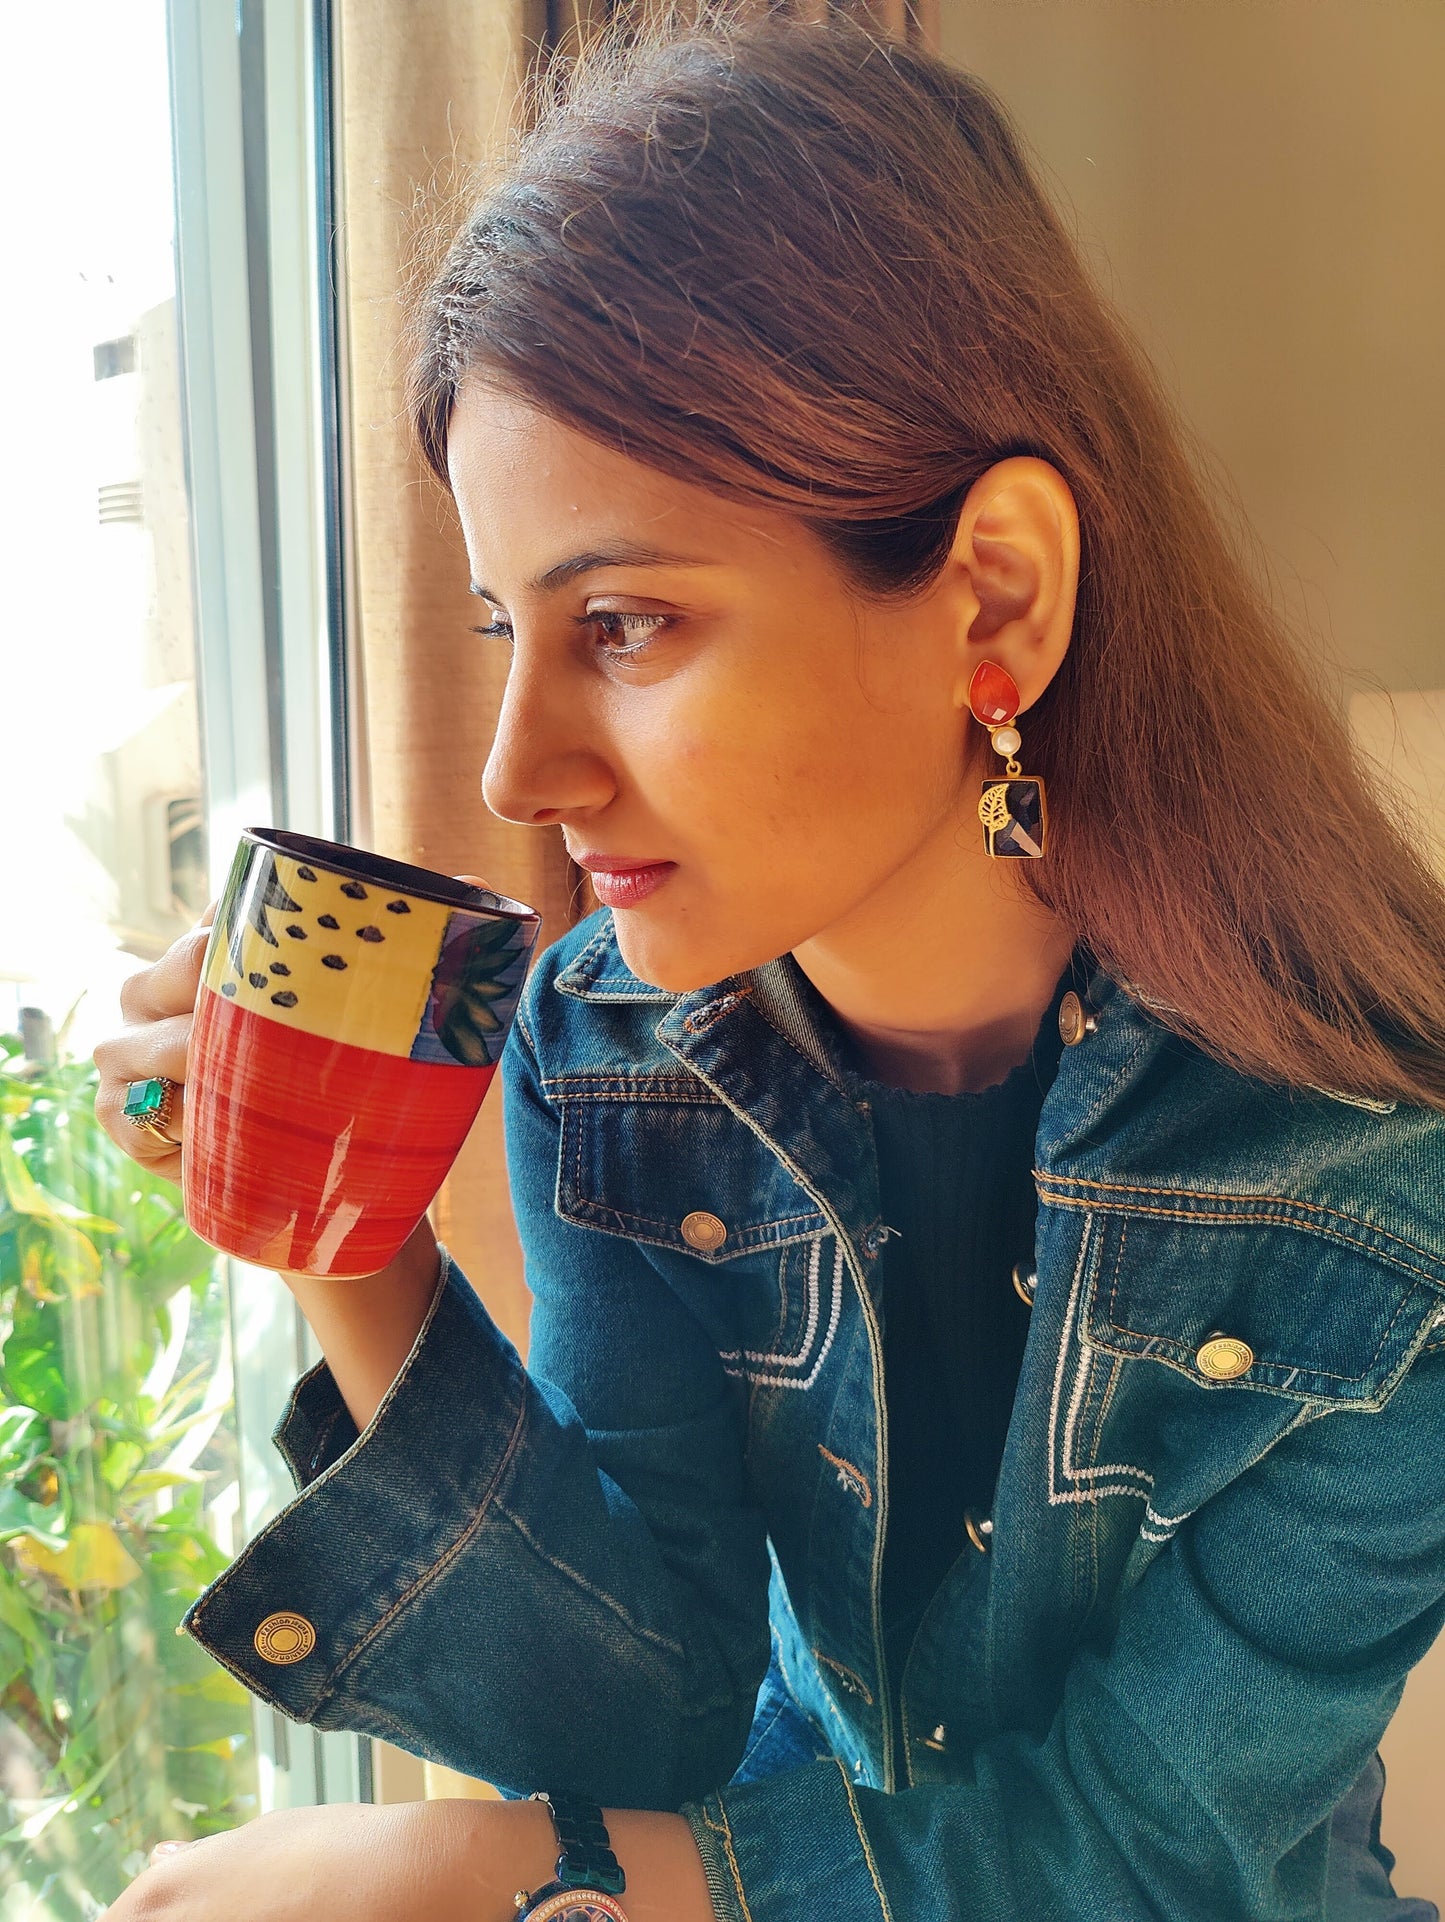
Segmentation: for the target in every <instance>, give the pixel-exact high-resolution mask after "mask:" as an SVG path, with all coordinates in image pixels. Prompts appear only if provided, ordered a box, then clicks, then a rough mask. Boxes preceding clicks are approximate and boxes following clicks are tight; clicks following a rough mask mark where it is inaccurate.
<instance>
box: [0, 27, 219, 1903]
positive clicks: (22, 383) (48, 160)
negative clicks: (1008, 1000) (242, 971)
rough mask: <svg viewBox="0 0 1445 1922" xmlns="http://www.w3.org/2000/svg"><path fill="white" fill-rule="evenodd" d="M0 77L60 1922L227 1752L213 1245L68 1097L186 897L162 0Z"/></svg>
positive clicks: (19, 1294) (11, 994) (1, 1160)
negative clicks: (199, 1629) (42, 80)
mask: <svg viewBox="0 0 1445 1922" xmlns="http://www.w3.org/2000/svg"><path fill="white" fill-rule="evenodd" d="M61 59H63V64H64V72H65V87H64V95H65V98H64V103H63V108H64V110H63V113H61V115H60V117H59V119H57V106H56V99H55V94H54V90H53V89H52V88H48V87H46V86H44V85H41V84H39V83H38V80H37V77H38V76H42V75H44V74H46V73H51V74H53V73H55V72H56V71H57V70H58V69H57V65H56V63H57V60H61ZM6 73H7V83H8V84H7V85H6V88H5V96H6V97H5V101H4V112H3V113H0V178H3V180H4V181H5V183H6V192H5V216H6V223H7V232H8V235H9V246H10V249H11V252H10V258H11V260H12V262H15V263H17V264H18V263H22V262H23V271H22V272H21V273H19V274H18V275H17V278H16V281H15V283H14V286H13V289H12V297H11V298H10V299H9V300H7V301H6V302H5V303H4V304H3V306H0V342H3V349H4V352H3V362H0V364H3V365H4V366H5V368H6V369H7V377H6V382H5V389H6V391H5V404H6V416H7V421H8V423H9V425H10V432H9V434H8V435H7V446H8V452H9V458H8V460H7V461H6V463H5V466H4V470H3V480H0V487H3V489H4V499H3V512H0V527H3V529H4V541H5V546H6V550H7V552H6V555H5V564H4V575H3V584H0V597H3V599H0V610H3V611H0V624H3V633H4V636H5V638H4V641H3V644H0V645H3V673H4V680H3V690H4V692H3V705H0V717H3V728H4V749H3V754H4V768H5V776H6V778H5V789H4V792H5V797H6V798H5V802H4V814H3V830H0V832H3V843H4V858H3V869H0V871H3V877H4V886H3V888H0V1918H3V1922H21V1918H24V1922H50V1919H51V1918H55V1922H60V1919H61V1918H64V1919H65V1922H71V1918H91V1917H94V1916H95V1915H97V1914H98V1913H99V1912H100V1909H101V1907H102V1906H103V1905H104V1904H105V1903H106V1902H108V1901H110V1900H112V1899H114V1897H115V1896H117V1895H118V1894H119V1892H120V1891H121V1889H122V1888H123V1887H124V1885H125V1883H126V1881H127V1879H128V1877H129V1876H130V1875H131V1874H134V1873H135V1871H136V1870H137V1869H138V1868H139V1867H140V1866H141V1865H142V1864H143V1862H144V1858H145V1854H146V1852H147V1851H148V1849H149V1848H150V1847H151V1845H152V1844H153V1843H155V1842H156V1841H157V1840H159V1839H161V1838H162V1837H163V1836H178V1837H191V1836H196V1835H201V1834H206V1833H209V1832H210V1831H212V1830H214V1829H218V1828H226V1827H231V1826H233V1825H234V1824H235V1823H236V1822H238V1821H241V1820H244V1819H246V1817H247V1816H248V1815H250V1814H251V1813H253V1812H254V1810H255V1807H256V1767H255V1757H254V1753H253V1744H252V1736H251V1727H252V1721H251V1712H250V1705H249V1698H248V1697H247V1696H246V1695H245V1693H244V1692H243V1691H242V1690H241V1688H240V1687H239V1685H238V1684H236V1683H234V1682H233V1681H232V1680H231V1679H230V1678H229V1677H228V1676H226V1675H225V1674H223V1673H222V1672H221V1671H220V1670H219V1669H217V1668H216V1667H215V1665H214V1664H213V1663H212V1662H211V1661H210V1660H209V1659H208V1658H207V1657H206V1656H205V1655H204V1654H203V1653H202V1652H201V1651H200V1650H199V1649H198V1648H196V1646H195V1645H194V1644H193V1643H192V1642H190V1641H189V1640H188V1639H186V1638H178V1637H177V1636H176V1634H175V1633H174V1629H175V1625H176V1623H177V1621H178V1620H179V1618H180V1616H181V1614H182V1612H183V1611H184V1609H185V1608H186V1606H187V1605H188V1604H189V1602H190V1601H191V1600H192V1599H193V1598H194V1597H195V1596H196V1595H197V1594H198V1593H199V1591H200V1589H201V1588H202V1587H203V1586H204V1585H205V1583H206V1582H207V1581H208V1580H209V1579H211V1578H212V1576H213V1575H214V1574H215V1573H217V1572H218V1571H219V1569H220V1568H221V1567H222V1566H223V1565H224V1564H225V1562H226V1561H227V1560H228V1559H229V1557H230V1555H231V1554H232V1552H233V1551H234V1549H235V1548H236V1547H237V1546H239V1530H238V1528H237V1518H238V1514H239V1509H240V1501H241V1493H240V1486H239V1477H238V1466H237V1462H238V1457H237V1448H236V1441H235V1433H234V1425H233V1421H232V1416H231V1401H232V1393H231V1359H230V1343H229V1338H228V1320H229V1306H228V1299H227V1293H226V1274H225V1264H224V1263H221V1262H219V1261H217V1260H216V1259H215V1258H214V1257H213V1256H212V1254H211V1251H210V1250H209V1249H208V1248H206V1247H205V1246H204V1245H203V1244H202V1243H200V1242H199V1241H197V1240H196V1238H195V1237H194V1236H193V1235H192V1234H191V1233H190V1231H189V1230H188V1229H187V1228H186V1226H185V1223H184V1220H183V1219H182V1216H181V1210H180V1194H179V1191H178V1190H177V1189H176V1188H175V1187H174V1186H172V1185H171V1184H169V1183H166V1182H161V1181H156V1180H153V1179H149V1178H146V1177H144V1176H142V1175H141V1174H140V1172H139V1170H138V1168H137V1166H136V1164H135V1163H133V1162H132V1161H131V1160H130V1159H129V1158H128V1157H127V1156H125V1155H123V1154H122V1153H121V1152H120V1151H119V1150H118V1149H117V1148H116V1147H115V1146H114V1144H113V1143H112V1142H111V1141H110V1140H109V1138H108V1137H107V1136H106V1135H105V1134H104V1133H103V1132H102V1131H101V1130H100V1129H99V1127H98V1126H97V1124H96V1122H95V1119H94V1115H93V1112H92V1102H93V1099H94V1084H95V1070H94V1068H93V1066H92V1064H91V1061H90V1051H91V1049H92V1048H93V1046H94V1044H95V1042H96V1041H97V1040H98V1039H99V1038H100V1037H101V1036H102V1035H104V1034H108V1033H113V1032H114V1031H115V1030H116V1029H117V1028H118V1027H119V1026H120V1024H121V1022H120V1013H119V1002H118V990H119V986H120V983H121V982H122V980H124V978H125V977H126V976H127V975H128V974H131V973H133V972H135V970H136V969H137V968H138V967H139V966H141V965H142V964H143V963H144V962H146V961H149V960H151V959H154V958H155V957H156V956H158V955H159V954H161V953H162V952H163V951H164V950H165V949H166V948H167V947H168V946H169V944H170V943H171V941H173V940H174V939H175V937H176V935H177V934H179V933H181V932H182V931H183V930H185V929H186V928H188V927H189V926H191V925H192V923H193V922H194V921H195V919H196V917H197V915H198V913H199V911H200V909H201V908H202V907H203V906H204V905H205V902H206V899H207V898H208V891H207V867H208V849H207V840H206V816H205V809H204V805H203V798H202V797H203V783H202V778H201V774H202V770H201V758H200V749H199V736H198V727H197V709H196V688H195V668H194V660H195V643H194V625H193V612H192V597H191V570H190V548H189V530H188V525H187V508H186V482H185V461H184V457H183V437H182V418H181V400H180V381H179V375H178V355H177V346H176V311H175V282H174V265H173V192H172V184H171V152H170V110H169V100H168V79H167V50H166V38H165V7H164V5H163V3H162V0H133V3H132V4H130V5H128V6H126V7H123V8H119V7H114V6H112V5H109V4H104V3H103V0H76V4H75V5H73V6H71V7H68V8H66V9H64V10H63V11H62V12H61V13H57V12H55V11H54V10H52V9H46V8H26V9H12V10H11V11H10V14H9V16H8V18H7V60H6ZM42 172H43V181H44V187H43V191H41V190H40V189H39V185H38V182H39V179H40V178H41V175H42Z"/></svg>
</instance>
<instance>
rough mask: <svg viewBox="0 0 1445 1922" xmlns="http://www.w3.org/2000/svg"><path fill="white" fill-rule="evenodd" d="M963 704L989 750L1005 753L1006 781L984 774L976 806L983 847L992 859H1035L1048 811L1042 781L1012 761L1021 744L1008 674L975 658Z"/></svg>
mask: <svg viewBox="0 0 1445 1922" xmlns="http://www.w3.org/2000/svg"><path fill="white" fill-rule="evenodd" d="M968 705H969V711H970V712H971V713H972V715H973V718H974V719H975V720H976V721H981V722H982V723H983V725H984V726H985V727H986V728H987V729H988V736H989V740H990V742H991V743H992V745H993V747H994V749H995V751H996V752H997V753H999V754H1003V755H1006V756H1007V761H1006V764H1005V767H1004V773H1005V774H1006V775H1007V777H1008V778H1007V779H1006V780H999V779H998V777H997V776H996V775H987V776H985V778H984V783H983V797H982V799H981V800H980V801H979V804H978V818H979V820H980V821H982V822H983V844H984V847H985V849H986V850H987V851H988V853H990V854H991V855H994V856H995V857H1000V858H1001V857H1003V856H1007V855H1024V856H1028V857H1031V858H1033V859H1035V860H1037V859H1038V858H1039V857H1040V856H1041V855H1042V854H1043V851H1044V834H1045V830H1046V828H1047V826H1048V809H1047V807H1046V805H1045V801H1044V784H1043V782H1042V781H1041V780H1040V779H1039V778H1038V776H1037V775H1036V774H1024V773H1023V772H1022V769H1021V768H1020V766H1019V762H1018V759H1017V756H1018V751H1019V749H1020V747H1021V746H1022V745H1023V742H1022V739H1021V737H1020V735H1019V731H1018V729H1017V728H1016V727H1015V726H1013V718H1014V716H1015V715H1016V714H1017V713H1018V711H1019V691H1018V688H1017V686H1016V685H1015V682H1014V678H1013V676H1012V674H1010V673H1009V671H1008V669H1007V668H1004V667H1000V666H999V664H998V662H997V661H980V662H979V664H978V666H977V667H976V668H975V669H974V671H973V679H972V680H971V681H970V682H969V684H968Z"/></svg>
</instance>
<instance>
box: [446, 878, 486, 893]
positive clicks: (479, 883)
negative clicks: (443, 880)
mask: <svg viewBox="0 0 1445 1922" xmlns="http://www.w3.org/2000/svg"><path fill="white" fill-rule="evenodd" d="M452 879H453V880H454V881H465V882H466V883H467V886H468V887H473V888H486V889H487V892H488V893H489V894H490V893H491V887H490V885H489V884H488V883H487V882H486V881H484V880H483V879H482V877H481V875H480V874H454V875H453V876H452Z"/></svg>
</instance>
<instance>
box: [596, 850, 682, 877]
mask: <svg viewBox="0 0 1445 1922" xmlns="http://www.w3.org/2000/svg"><path fill="white" fill-rule="evenodd" d="M572 859H573V860H574V861H575V862H576V863H577V865H578V867H579V868H586V870H587V872H588V873H589V874H636V873H639V872H641V871H642V870H644V869H647V868H670V867H673V866H675V865H676V863H675V862H672V861H638V860H634V859H632V858H631V857H629V856H627V855H617V854H586V853H583V854H574V855H573V856H572Z"/></svg>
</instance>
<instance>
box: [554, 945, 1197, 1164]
mask: <svg viewBox="0 0 1445 1922" xmlns="http://www.w3.org/2000/svg"><path fill="white" fill-rule="evenodd" d="M1074 966H1075V979H1076V980H1078V981H1081V982H1082V983H1083V984H1084V985H1083V988H1082V991H1081V999H1082V1000H1083V1002H1084V1005H1085V1012H1086V1013H1088V1014H1091V1015H1093V1016H1095V1017H1097V1026H1096V1028H1095V1029H1094V1031H1093V1032H1092V1033H1091V1034H1090V1036H1089V1037H1088V1040H1087V1042H1086V1043H1085V1044H1083V1045H1080V1046H1077V1047H1072V1048H1066V1049H1065V1050H1064V1055H1063V1058H1062V1060H1061V1061H1060V1064H1059V1070H1058V1073H1057V1074H1056V1076H1055V1079H1054V1082H1053V1083H1052V1084H1051V1086H1050V1089H1049V1092H1048V1095H1047V1096H1046V1099H1045V1103H1044V1111H1043V1116H1042V1118H1041V1122H1040V1132H1039V1145H1040V1150H1041V1153H1042V1152H1043V1151H1044V1149H1045V1145H1046V1144H1047V1146H1048V1148H1049V1149H1050V1150H1051V1152H1052V1153H1053V1154H1058V1153H1061V1152H1062V1151H1063V1150H1064V1149H1065V1148H1066V1147H1067V1146H1069V1145H1070V1144H1071V1143H1072V1142H1073V1141H1074V1140H1075V1139H1078V1138H1082V1137H1083V1136H1085V1135H1087V1134H1092V1133H1093V1132H1094V1131H1095V1130H1097V1128H1098V1126H1099V1124H1100V1122H1101V1120H1102V1119H1103V1117H1104V1115H1105V1113H1106V1111H1107V1110H1108V1109H1109V1108H1111V1107H1113V1106H1114V1105H1115V1103H1117V1102H1120V1101H1123V1100H1125V1099H1127V1097H1128V1095H1129V1093H1130V1091H1131V1089H1132V1087H1133V1086H1134V1084H1135V1082H1136V1081H1137V1080H1138V1079H1139V1077H1140V1076H1142V1074H1143V1073H1144V1072H1145V1071H1146V1069H1147V1067H1148V1064H1149V1062H1150V1061H1152V1059H1153V1058H1154V1056H1155V1054H1156V1053H1157V1052H1158V1049H1159V1048H1160V1046H1162V1045H1164V1044H1165V1043H1167V1042H1168V1041H1169V1040H1171V1039H1173V1037H1172V1036H1171V1035H1170V1032H1169V1031H1168V1030H1167V1029H1166V1028H1164V1027H1163V1026H1162V1025H1161V1024H1160V1023H1159V1022H1158V1021H1157V1020H1156V1019H1155V1018H1154V1017H1153V1015H1151V1014H1150V1013H1149V1012H1148V1010H1147V1008H1146V1006H1145V1005H1144V1003H1143V1001H1142V1000H1141V999H1135V997H1134V996H1132V995H1131V994H1130V993H1129V992H1128V991H1127V990H1126V989H1125V988H1124V987H1123V985H1122V984H1121V983H1119V982H1118V981H1116V980H1115V979H1114V978H1113V977H1112V976H1110V975H1109V974H1107V973H1106V972H1105V971H1104V969H1103V968H1101V967H1100V966H1099V965H1098V963H1097V962H1096V961H1095V960H1094V958H1093V956H1092V955H1091V954H1090V953H1089V951H1088V950H1087V949H1086V948H1083V947H1080V948H1079V949H1078V950H1076V953H1075V962H1074ZM555 986H556V987H557V989H558V990H559V992H561V993H563V994H567V995H571V996H574V997H576V998H577V999H578V1000H581V1001H591V1002H611V1003H632V1004H637V1005H647V1004H651V1005H653V1006H655V1007H656V1008H657V1009H658V1011H659V1013H660V1016H661V1018H660V1019H659V1021H658V1022H657V1024H656V1026H655V1028H654V1034H655V1038H656V1039H657V1040H658V1041H659V1042H661V1043H662V1045H663V1046H664V1047H665V1048H667V1049H668V1051H669V1052H670V1053H671V1054H672V1055H674V1056H675V1057H676V1058H677V1059H678V1060H679V1061H681V1062H683V1063H684V1064H685V1065H687V1066H688V1067H689V1068H691V1069H692V1071H693V1072H694V1073H696V1074H698V1075H700V1077H701V1078H702V1079H703V1080H705V1081H707V1082H708V1083H709V1084H710V1085H712V1086H713V1087H714V1088H715V1090H716V1091H717V1092H718V1093H720V1094H721V1095H722V1097H723V1099H724V1100H726V1101H727V1102H728V1105H729V1106H730V1107H733V1108H734V1109H735V1110H736V1111H737V1112H738V1113H739V1114H741V1115H742V1116H743V1118H744V1119H748V1120H750V1124H751V1123H753V1122H756V1121H760V1120H762V1118H763V1117H764V1116H768V1117H771V1118H772V1119H774V1120H776V1121H777V1122H778V1123H779V1125H780V1126H782V1128H783V1130H784V1133H783V1135H781V1136H780V1135H779V1134H777V1133H775V1132H774V1130H773V1128H772V1127H771V1126H766V1124H765V1128H766V1132H767V1133H768V1134H769V1136H770V1137H771V1138H772V1139H773V1141H774V1142H775V1143H777V1142H778V1141H780V1140H782V1139H785V1138H786V1133H787V1131H788V1130H789V1128H791V1130H792V1131H793V1132H796V1130H797V1127H798V1121H799V1108H798V1105H797V1102H798V1096H799V1094H800V1093H804V1092H805V1093H806V1094H807V1096H808V1100H809V1105H810V1109H811V1115H810V1121H811V1125H810V1128H809V1132H810V1134H811V1135H812V1137H813V1139H812V1141H811V1143H810V1147H811V1149H812V1150H813V1151H814V1152H817V1151H819V1150H820V1149H822V1147H823V1146H824V1142H825V1141H828V1142H829V1143H830V1145H831V1147H832V1149H833V1152H834V1155H836V1157H837V1171H838V1173H839V1175H840V1176H843V1175H845V1174H846V1175H851V1176H852V1177H853V1178H856V1174H857V1166H858V1162H857V1157H858V1147H859V1140H858V1137H859V1132H860V1129H859V1116H858V1114H857V1112H856V1110H855V1108H854V1106H853V1102H852V1099H851V1097H850V1096H849V1094H848V1092H847V1090H846V1088H845V1086H844V1084H843V1082H842V1080H841V1079H840V1077H839V1075H838V1072H837V1069H836V1066H835V1064H834V1062H833V1059H832V1055H831V1052H830V1049H829V1047H828V1045H827V1042H826V1040H825V1038H824V1036H823V1033H822V1031H821V1027H820V1023H819V1019H818V1015H817V1013H816V990H815V989H814V988H813V987H812V985H811V983H810V982H809V981H808V979H807V977H806V975H804V973H803V971H802V969H801V968H800V967H799V965H798V963H797V962H796V961H795V960H794V959H793V957H792V956H791V955H790V954H785V955H782V956H780V957H779V958H778V959H777V960H776V961H770V962H768V963H766V964H765V965H764V966H762V967H758V968H752V969H748V970H747V971H745V972H743V973H741V974H736V975H732V976H729V977H728V978H727V979H726V980H724V981H718V982H713V983H711V984H709V985H708V986H707V987H703V988H696V989H693V990H691V991H690V992H688V993H684V994H678V993H673V992H671V991H670V990H668V989H665V988H658V987H655V986H653V985H651V984H650V983H648V982H645V981H642V980H640V979H639V977H638V976H637V975H635V974H633V973H632V971H631V969H630V968H629V967H628V966H627V964H626V962H625V961H624V960H623V959H622V955H621V951H620V949H619V947H618V944H617V936H616V931H615V925H614V921H613V917H612V915H611V913H610V912H605V911H604V913H603V915H602V918H601V920H600V923H599V925H598V928H597V932H596V933H595V934H594V936H593V937H592V939H591V940H590V941H589V942H588V943H587V944H586V946H585V947H583V948H582V949H581V950H580V952H579V953H578V954H576V955H575V956H574V957H573V958H572V960H571V961H570V962H568V964H567V965H566V966H565V967H564V968H563V969H562V970H561V971H560V972H559V973H558V974H557V976H556V980H555ZM664 1010H665V1012H663V1011H664ZM780 1043H782V1044H786V1059H787V1069H786V1071H785V1072H784V1073H783V1075H782V1076H781V1077H780V1076H779V1074H778V1073H777V1072H776V1069H777V1067H778V1065H779V1064H778V1062H777V1061H776V1059H775V1058H774V1057H775V1056H776V1052H777V1050H778V1047H779V1044H780ZM802 1064H806V1067H807V1068H808V1069H810V1070H811V1074H810V1075H809V1076H808V1077H807V1081H806V1085H805V1087H804V1088H799V1087H798V1086H796V1085H793V1084H792V1083H791V1075H792V1073H793V1072H794V1071H795V1070H796V1068H797V1067H798V1066H800V1065H802ZM783 1090H786V1095H787V1099H788V1103H789V1106H788V1111H787V1112H786V1113H778V1114H776V1115H775V1114H774V1110H775V1109H777V1107H778V1104H779V1099H780V1095H781V1094H782V1092H783ZM839 1104H841V1110H846V1120H845V1119H844V1117H843V1114H842V1112H841V1110H840V1105H839ZM829 1117H831V1118H832V1120H833V1123H834V1125H833V1126H832V1127H829V1125H828V1119H829ZM864 1132H866V1131H864ZM827 1158H828V1159H832V1158H833V1156H831V1155H830V1156H828V1157H827Z"/></svg>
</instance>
